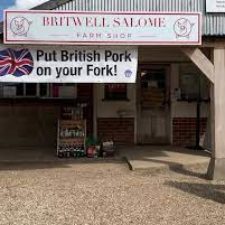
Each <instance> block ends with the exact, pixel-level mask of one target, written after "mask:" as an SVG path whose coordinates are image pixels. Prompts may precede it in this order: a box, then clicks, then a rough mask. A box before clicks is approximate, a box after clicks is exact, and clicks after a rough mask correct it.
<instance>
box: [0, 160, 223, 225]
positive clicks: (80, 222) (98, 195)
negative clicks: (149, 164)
mask: <svg viewBox="0 0 225 225" xmlns="http://www.w3.org/2000/svg"><path fill="white" fill-rule="evenodd" d="M92 162H93V163H85V162H82V163H81V162H78V161H74V162H73V163H72V162H65V161H64V162H48V163H44V162H41V163H35V162H30V163H1V164H0V177H1V179H0V199H1V201H0V224H1V225H18V224H19V225H30V224H34V225H75V224H76V225H100V224H101V225H128V224H129V225H130V224H135V225H147V224H149V225H150V224H151V225H152V224H157V225H166V224H169V225H206V224H207V225H215V224H218V225H223V224H225V182H222V181H220V182H216V181H213V182H212V181H207V180H206V179H205V178H204V174H205V172H206V169H207V168H206V166H204V165H203V164H202V165H201V166H200V165H198V166H196V167H195V168H191V169H184V168H182V169H176V170H173V171H171V170H168V171H164V172H162V171H161V172H155V173H149V171H143V170H139V171H131V170H129V169H128V167H127V164H126V163H124V162H122V161H112V162H109V161H107V162H104V161H102V162H97V161H92Z"/></svg>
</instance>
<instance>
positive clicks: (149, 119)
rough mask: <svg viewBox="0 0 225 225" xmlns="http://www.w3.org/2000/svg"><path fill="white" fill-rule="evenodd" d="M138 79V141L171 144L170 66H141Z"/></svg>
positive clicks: (140, 142) (141, 142)
mask: <svg viewBox="0 0 225 225" xmlns="http://www.w3.org/2000/svg"><path fill="white" fill-rule="evenodd" d="M138 80H139V81H138V91H137V104H138V107H137V108H138V119H137V134H138V135H137V142H138V143H139V144H169V130H170V129H169V124H170V123H169V121H170V120H169V118H170V117H169V112H170V111H169V67H168V66H166V65H147V66H140V69H139V73H138Z"/></svg>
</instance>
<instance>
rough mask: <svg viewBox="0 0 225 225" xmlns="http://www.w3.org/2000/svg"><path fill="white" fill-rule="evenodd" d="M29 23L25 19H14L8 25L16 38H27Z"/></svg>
mask: <svg viewBox="0 0 225 225" xmlns="http://www.w3.org/2000/svg"><path fill="white" fill-rule="evenodd" d="M30 24H31V22H30V21H28V20H27V19H26V18H25V17H15V18H13V19H12V21H11V23H10V29H11V31H12V32H13V34H14V35H16V36H27V33H28V31H29V29H30Z"/></svg>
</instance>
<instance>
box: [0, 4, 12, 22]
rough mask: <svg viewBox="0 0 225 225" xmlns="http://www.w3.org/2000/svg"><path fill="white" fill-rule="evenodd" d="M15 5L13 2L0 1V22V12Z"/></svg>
mask: <svg viewBox="0 0 225 225" xmlns="http://www.w3.org/2000/svg"><path fill="white" fill-rule="evenodd" d="M14 4H15V0H0V20H2V10H3V9H7V8H8V7H10V6H13V5H14Z"/></svg>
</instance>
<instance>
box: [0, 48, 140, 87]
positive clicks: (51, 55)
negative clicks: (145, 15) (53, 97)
mask: <svg viewBox="0 0 225 225" xmlns="http://www.w3.org/2000/svg"><path fill="white" fill-rule="evenodd" d="M137 59H138V50H137V48H136V47H126V46H124V47H100V46H99V47H74V46H66V47H57V48H56V47H53V46H51V47H47V46H46V47H43V46H39V47H29V48H26V47H15V46H14V47H13V46H5V45H4V46H3V45H2V46H0V82H24V83H33V82H34V83H135V82H136V74H137V63H138V62H137Z"/></svg>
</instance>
